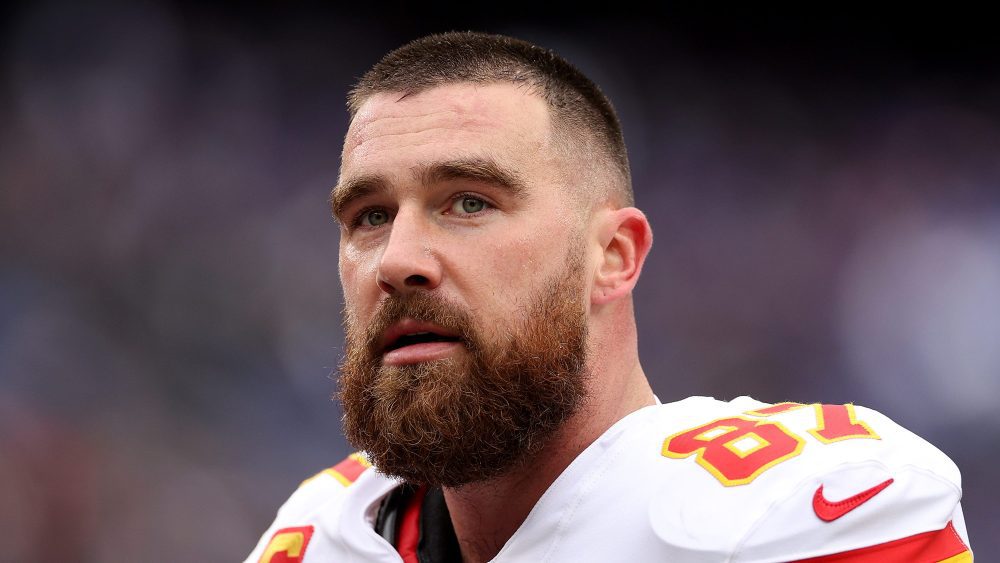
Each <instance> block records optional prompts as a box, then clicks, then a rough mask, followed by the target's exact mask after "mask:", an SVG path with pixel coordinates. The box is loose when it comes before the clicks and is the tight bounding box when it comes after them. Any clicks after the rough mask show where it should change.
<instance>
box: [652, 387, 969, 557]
mask: <svg viewBox="0 0 1000 563" xmlns="http://www.w3.org/2000/svg"><path fill="white" fill-rule="evenodd" d="M730 404H735V405H740V408H741V410H740V411H737V412H725V413H719V415H720V416H717V417H715V418H710V419H709V420H707V421H705V422H703V423H701V424H696V425H694V426H693V427H691V428H686V429H684V430H683V431H682V432H679V433H675V434H673V435H671V436H668V437H667V439H666V440H665V441H664V445H663V446H664V449H663V455H664V457H667V458H669V459H672V460H675V463H682V464H687V466H686V472H685V475H684V482H685V483H686V484H687V485H688V486H685V487H676V486H671V485H668V486H666V487H664V489H663V491H662V492H661V494H660V498H659V499H658V502H657V503H655V504H654V505H653V506H652V507H651V519H652V522H653V526H654V529H655V531H656V533H657V534H658V535H659V536H660V537H661V539H663V541H665V542H668V543H670V544H671V545H672V546H676V547H677V553H678V554H683V556H684V557H686V558H689V559H691V560H704V561H722V560H725V561H740V562H765V561H841V562H848V561H851V562H856V563H857V562H867V561H876V560H877V561H880V562H886V561H889V562H892V561H907V562H909V561H917V562H919V561H948V562H949V563H953V562H958V561H971V560H972V559H971V551H970V550H969V548H968V545H969V542H968V537H967V535H966V532H965V523H964V520H963V518H962V512H961V505H960V499H961V478H960V474H959V471H958V468H957V467H956V466H955V464H954V463H953V462H952V461H951V460H950V459H948V457H947V456H945V455H944V454H943V453H942V452H941V451H939V450H938V449H937V448H935V447H934V446H932V445H931V444H929V443H928V442H926V441H924V440H923V439H921V438H919V437H918V436H916V435H915V434H913V433H911V432H909V431H907V430H906V429H904V428H902V427H901V426H899V425H898V424H896V423H894V422H893V421H891V420H890V419H889V418H887V417H885V416H884V415H882V414H880V413H878V412H876V411H874V410H871V409H866V408H864V407H854V406H853V405H801V404H798V403H781V404H778V405H766V404H763V403H756V404H754V403H749V402H747V401H734V402H733V403H730ZM678 478H679V477H678ZM689 555H690V557H688V556H689ZM963 558H964V559H963Z"/></svg>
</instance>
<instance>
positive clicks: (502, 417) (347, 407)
mask: <svg viewBox="0 0 1000 563" xmlns="http://www.w3.org/2000/svg"><path fill="white" fill-rule="evenodd" d="M582 298H583V292H582V275H581V267H580V265H579V262H578V261H572V260H571V263H570V264H569V266H568V267H567V271H566V272H564V273H562V274H561V275H559V276H557V277H555V278H554V279H553V280H551V281H550V282H549V283H547V284H545V286H544V287H543V289H542V291H541V292H540V293H538V294H536V295H534V296H533V298H532V299H531V300H530V301H529V302H528V303H526V304H525V306H524V307H522V308H521V314H520V316H519V317H517V318H513V319H509V320H507V319H498V320H496V321H495V322H493V323H492V324H491V325H490V329H489V330H488V331H486V330H481V329H478V328H477V327H476V325H475V323H474V321H473V320H472V318H471V316H470V315H469V314H468V313H467V312H466V311H465V310H463V309H462V308H459V307H457V306H455V305H452V304H450V303H447V302H444V301H442V300H440V299H439V298H438V297H436V296H434V295H431V294H430V293H427V292H423V291H418V292H415V293H411V294H408V295H405V296H398V297H397V296H390V297H389V298H387V299H386V300H385V301H384V302H383V303H382V305H381V306H380V308H379V310H378V311H377V312H376V314H375V317H374V318H373V319H372V321H371V322H370V324H369V326H368V327H367V328H365V327H361V326H359V324H360V323H359V322H357V321H356V320H354V319H353V316H352V315H351V314H350V312H348V315H347V318H346V320H345V328H346V332H347V353H346V357H345V358H344V361H343V362H342V364H341V366H340V382H339V383H340V394H339V398H340V400H341V402H342V404H343V409H344V434H345V435H346V436H347V439H348V440H349V441H350V442H351V443H352V444H353V445H354V446H355V447H357V448H359V449H361V450H363V451H364V452H365V453H366V454H367V456H368V457H369V459H370V461H371V462H372V463H373V464H374V465H375V467H376V468H377V469H378V470H379V471H381V472H382V473H385V474H386V475H390V476H394V477H398V478H401V479H403V480H405V481H408V482H410V483H416V484H425V485H430V486H446V487H459V486H462V485H465V484H468V483H474V482H480V481H485V480H488V479H491V478H493V477H496V476H498V475H500V474H503V473H505V472H507V471H509V470H511V469H513V468H516V467H520V466H522V465H523V464H524V463H525V462H526V461H527V460H529V459H531V458H532V457H533V456H534V455H536V454H538V453H539V452H540V450H541V449H542V448H543V447H544V446H545V445H546V444H547V442H548V441H549V439H550V438H551V437H552V436H553V434H554V433H555V432H556V431H558V430H559V429H560V428H561V427H562V425H563V424H564V423H565V422H566V420H567V419H569V418H570V417H571V416H572V415H573V414H575V413H576V412H577V411H578V410H579V409H580V407H581V405H582V403H583V402H584V400H585V399H586V397H587V392H586V383H587V379H588V376H587V371H586V365H587V361H586V360H587V358H586V355H587V354H586V352H587V350H586V347H587V320H586V313H585V310H584V307H583V303H582V302H581V299H582ZM403 318H412V319H417V320H421V321H427V322H432V323H435V324H437V325H439V326H441V327H443V328H446V329H448V330H450V331H454V332H455V333H457V334H458V335H460V339H461V342H462V343H463V344H464V345H465V353H462V354H460V355H458V356H456V357H452V358H446V359H443V360H438V361H433V362H426V363H420V364H412V365H403V366H384V365H382V361H381V356H380V355H379V351H378V345H377V342H378V339H379V337H380V336H381V335H382V333H383V332H384V331H385V329H386V328H387V327H389V326H390V325H392V324H393V323H395V322H397V321H399V320H400V319H403Z"/></svg>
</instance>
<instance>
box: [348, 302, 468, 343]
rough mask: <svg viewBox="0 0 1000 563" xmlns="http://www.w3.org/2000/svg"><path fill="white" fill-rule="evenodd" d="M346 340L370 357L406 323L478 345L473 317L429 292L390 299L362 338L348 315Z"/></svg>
mask: <svg viewBox="0 0 1000 563" xmlns="http://www.w3.org/2000/svg"><path fill="white" fill-rule="evenodd" d="M347 317H348V319H347V322H346V324H347V331H346V332H347V337H348V339H350V340H352V342H353V343H355V344H359V345H362V346H363V347H364V348H365V349H366V350H367V351H368V353H369V354H370V355H371V356H375V355H377V353H378V347H379V342H380V341H381V338H382V335H383V334H385V331H386V330H388V328H389V327H390V326H392V325H394V324H396V323H398V322H400V321H402V320H403V319H413V320H416V321H421V322H427V323H433V324H436V325H438V326H440V327H441V328H443V329H446V330H448V331H450V332H452V333H454V334H456V335H458V338H459V340H461V341H462V342H463V343H464V344H466V346H472V345H474V343H476V342H478V338H477V334H476V333H475V329H474V328H473V327H474V323H473V320H472V316H471V315H470V314H469V313H468V312H467V311H465V310H464V309H463V308H462V307H461V306H459V305H456V304H454V303H451V302H449V301H448V300H446V299H442V298H440V297H438V296H435V295H431V294H430V293H426V292H422V291H420V292H415V293H409V294H405V295H390V296H388V297H386V298H385V299H384V300H383V301H382V302H381V303H380V304H379V306H378V308H377V309H376V311H375V314H374V315H373V316H372V318H371V320H370V321H369V322H368V325H367V327H365V329H364V331H363V333H362V334H352V333H356V332H357V330H356V328H355V327H357V326H358V323H357V322H354V321H351V320H350V314H348V315H347Z"/></svg>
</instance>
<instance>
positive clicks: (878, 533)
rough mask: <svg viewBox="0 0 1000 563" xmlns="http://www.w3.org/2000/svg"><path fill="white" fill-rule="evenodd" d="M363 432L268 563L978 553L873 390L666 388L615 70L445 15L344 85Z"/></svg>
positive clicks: (934, 457)
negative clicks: (641, 287) (650, 320)
mask: <svg viewBox="0 0 1000 563" xmlns="http://www.w3.org/2000/svg"><path fill="white" fill-rule="evenodd" d="M349 107H350V114H351V123H350V127H349V130H348V133H347V137H346V139H345V141H344V149H343V155H342V167H341V172H340V178H339V181H338V183H337V185H336V186H335V187H334V189H333V191H332V193H331V203H332V207H333V213H334V216H335V217H336V219H337V221H338V222H339V224H340V228H341V240H340V276H341V282H342V284H343V289H344V297H345V311H346V319H345V326H346V332H347V342H346V353H345V358H344V360H343V362H342V365H341V367H340V379H339V385H340V400H341V401H342V403H343V408H344V432H345V434H346V436H347V438H348V439H349V440H350V441H351V442H352V443H353V444H354V445H355V446H357V448H358V449H359V450H360V453H357V454H354V455H352V456H351V457H349V458H348V459H347V460H344V461H343V462H341V463H339V464H337V465H335V466H334V467H332V468H330V469H328V470H326V471H323V472H322V473H320V474H319V475H317V476H315V477H314V478H312V479H310V480H308V481H306V482H305V483H303V485H302V486H301V487H300V488H299V489H298V490H297V491H296V492H295V493H294V494H293V495H292V497H291V498H290V499H289V500H288V501H287V503H286V504H285V505H284V506H283V507H282V508H281V509H280V510H279V512H278V515H277V518H276V520H275V522H274V524H273V525H272V526H271V527H270V529H268V530H267V531H266V532H265V533H264V535H263V537H262V538H261V540H260V543H259V544H258V545H257V547H256V548H255V549H254V550H253V552H252V553H251V554H250V556H249V558H248V559H247V561H249V562H258V561H259V562H265V563H274V562H278V561H282V562H288V561H302V562H305V563H319V562H323V561H337V562H345V561H379V562H399V561H406V562H438V561H442V562H443V561H466V562H480V561H531V562H535V561H566V562H570V561H572V562H579V561H706V562H708V561H720V562H721V561H748V562H749V561H762V562H763V561H876V560H878V561H948V562H958V561H971V560H972V555H971V551H970V550H969V547H968V546H969V542H968V537H967V534H966V530H965V524H964V521H963V518H962V511H961V506H960V503H959V501H960V498H961V486H960V479H959V472H958V470H957V468H956V467H955V465H954V464H953V463H952V462H951V461H950V460H949V459H948V458H947V457H946V456H945V455H944V454H942V453H941V452H940V451H939V450H937V449H936V448H934V447H933V446H932V445H930V444H928V443H927V442H925V441H923V440H922V439H921V438H919V437H917V436H916V435H914V434H912V433H910V432H908V431H907V430H905V429H903V428H901V427H900V426H898V425H897V424H895V423H893V422H892V421H891V420H889V419H888V418H886V417H885V416H883V415H881V414H879V413H877V412H875V411H872V410H869V409H865V408H862V407H855V406H853V405H824V404H814V405H806V404H799V403H792V402H786V403H778V404H766V403H762V402H758V401H755V400H753V399H750V398H746V397H741V398H738V399H735V400H733V401H729V402H722V401H716V400H714V399H710V398H704V397H694V398H690V399H686V400H683V401H679V402H676V403H670V404H659V401H658V400H657V399H656V397H655V396H654V394H653V392H652V390H651V389H650V386H649V383H648V382H647V379H646V376H645V375H644V373H643V368H642V366H641V364H640V362H639V357H638V351H637V345H636V325H635V319H634V310H633V300H632V296H631V295H632V290H633V288H634V287H635V284H636V282H637V280H638V278H639V275H640V272H641V270H642V266H643V261H644V260H645V258H646V256H647V253H648V251H649V249H650V246H651V244H652V231H651V229H650V226H649V223H648V222H647V220H646V218H645V216H644V215H643V213H642V212H641V211H639V210H638V209H636V208H635V207H634V206H633V196H632V187H631V178H630V173H629V165H628V158H627V155H626V151H625V143H624V140H623V137H622V133H621V128H620V126H619V123H618V119H617V117H616V115H615V112H614V110H613V109H612V106H611V104H610V103H609V101H608V100H607V99H606V98H605V96H604V95H603V94H602V93H601V91H600V90H599V89H598V87H597V86H596V85H595V84H594V83H593V82H592V81H591V80H589V79H588V78H587V77H585V76H584V75H583V74H582V73H580V72H579V71H578V70H577V69H575V68H574V67H573V66H571V65H570V64H569V63H568V62H566V61H565V60H563V59H562V58H560V57H559V56H557V55H556V54H554V53H552V52H551V51H549V50H546V49H543V48H540V47H537V46H534V45H531V44H529V43H526V42H523V41H519V40H516V39H512V38H508V37H502V36H494V35H485V34H476V33H450V34H444V35H434V36H429V37H426V38H423V39H419V40H417V41H414V42H412V43H410V44H408V45H406V46H404V47H402V48H400V49H397V50H396V51H393V52H392V53H390V54H388V55H387V56H386V57H385V58H384V59H383V60H382V61H380V62H379V63H378V64H376V65H375V67H374V68H372V69H371V70H370V71H369V72H368V73H367V74H365V75H364V76H363V77H362V78H361V80H360V81H359V82H358V84H357V86H356V87H355V88H354V89H353V90H352V91H351V93H350V98H349Z"/></svg>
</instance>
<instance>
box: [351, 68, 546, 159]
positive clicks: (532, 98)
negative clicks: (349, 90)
mask: <svg viewBox="0 0 1000 563" xmlns="http://www.w3.org/2000/svg"><path fill="white" fill-rule="evenodd" d="M551 136H552V135H551V127H550V116H549V111H548V108H547V106H546V104H545V102H544V101H543V100H542V99H541V98H540V97H538V96H537V95H535V94H532V93H531V92H530V91H529V90H528V88H526V87H519V86H515V85H512V84H488V85H476V84H468V83H460V84H448V85H444V86H438V87H435V88H431V89H428V90H425V91H423V92H419V93H416V94H409V95H405V94H403V93H399V92H389V93H380V94H375V95H373V96H372V97H370V98H369V99H368V100H366V101H365V103H364V104H362V106H361V107H360V108H359V109H358V112H357V114H356V115H355V117H354V119H353V120H352V122H351V125H350V128H349V129H348V133H347V137H346V139H345V140H344V152H343V157H342V168H341V178H342V179H344V177H345V176H351V175H362V174H393V173H401V172H402V171H404V170H407V169H411V168H413V167H415V166H420V165H421V164H423V163H426V162H430V161H436V160H441V159H456V158H463V157H483V156H487V157H490V158H493V159H495V160H497V161H498V162H502V163H504V164H506V165H508V166H512V167H516V168H517V169H518V170H519V171H520V172H522V173H525V175H526V176H530V175H531V173H532V171H536V169H538V168H539V167H540V166H544V165H547V164H548V162H546V161H547V160H548V157H549V155H551V152H552V151H548V150H546V149H548V147H549V146H550V145H551V143H552V139H551Z"/></svg>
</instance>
